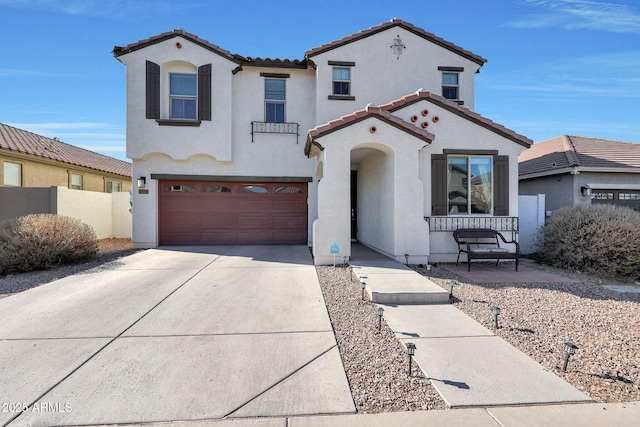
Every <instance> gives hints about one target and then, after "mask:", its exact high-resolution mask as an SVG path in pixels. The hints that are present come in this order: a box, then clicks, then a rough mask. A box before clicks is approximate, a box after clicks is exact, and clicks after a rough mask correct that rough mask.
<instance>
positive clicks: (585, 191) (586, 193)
mask: <svg viewBox="0 0 640 427" xmlns="http://www.w3.org/2000/svg"><path fill="white" fill-rule="evenodd" d="M580 190H582V195H583V196H585V197H587V196H590V195H591V188H589V187H586V186H585V187H582V188H581V189H580Z"/></svg>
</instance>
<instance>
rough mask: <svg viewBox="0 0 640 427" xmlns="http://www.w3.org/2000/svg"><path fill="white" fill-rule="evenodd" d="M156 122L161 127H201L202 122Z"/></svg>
mask: <svg viewBox="0 0 640 427" xmlns="http://www.w3.org/2000/svg"><path fill="white" fill-rule="evenodd" d="M156 122H157V123H158V124H159V125H160V126H192V127H198V126H200V123H201V121H200V120H169V119H156Z"/></svg>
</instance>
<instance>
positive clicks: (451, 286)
mask: <svg viewBox="0 0 640 427" xmlns="http://www.w3.org/2000/svg"><path fill="white" fill-rule="evenodd" d="M455 285H457V283H456V281H455V280H449V286H450V289H449V299H451V298H453V287H454V286H455Z"/></svg>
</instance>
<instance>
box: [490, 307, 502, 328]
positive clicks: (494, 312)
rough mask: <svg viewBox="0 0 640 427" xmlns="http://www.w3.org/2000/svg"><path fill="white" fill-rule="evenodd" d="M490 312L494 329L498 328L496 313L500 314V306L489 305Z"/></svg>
mask: <svg viewBox="0 0 640 427" xmlns="http://www.w3.org/2000/svg"><path fill="white" fill-rule="evenodd" d="M491 312H492V313H493V320H494V322H495V326H496V329H498V328H499V326H498V315H499V314H500V307H496V306H493V307H491Z"/></svg>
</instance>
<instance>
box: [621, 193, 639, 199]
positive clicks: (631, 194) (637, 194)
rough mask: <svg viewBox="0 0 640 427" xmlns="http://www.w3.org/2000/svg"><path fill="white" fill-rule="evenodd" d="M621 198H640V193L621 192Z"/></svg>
mask: <svg viewBox="0 0 640 427" xmlns="http://www.w3.org/2000/svg"><path fill="white" fill-rule="evenodd" d="M618 199H619V200H640V193H619V194H618Z"/></svg>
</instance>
